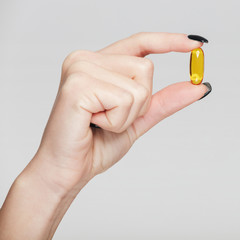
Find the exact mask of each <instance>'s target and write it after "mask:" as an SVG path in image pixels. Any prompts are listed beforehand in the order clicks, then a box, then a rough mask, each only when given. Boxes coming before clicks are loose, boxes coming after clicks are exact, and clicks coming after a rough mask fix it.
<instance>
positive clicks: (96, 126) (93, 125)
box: [90, 123, 100, 128]
mask: <svg viewBox="0 0 240 240" xmlns="http://www.w3.org/2000/svg"><path fill="white" fill-rule="evenodd" d="M90 127H94V128H100V127H99V126H98V125H97V124H94V123H90Z"/></svg>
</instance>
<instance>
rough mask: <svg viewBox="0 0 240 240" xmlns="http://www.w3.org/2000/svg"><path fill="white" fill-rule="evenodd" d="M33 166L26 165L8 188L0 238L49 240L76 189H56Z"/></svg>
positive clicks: (1, 212) (0, 226)
mask: <svg viewBox="0 0 240 240" xmlns="http://www.w3.org/2000/svg"><path fill="white" fill-rule="evenodd" d="M32 161H33V160H32ZM36 167H37V168H38V164H35V163H34V162H33V163H31V164H29V166H27V167H26V168H25V169H24V170H23V172H22V173H21V174H20V175H19V176H18V177H17V178H16V180H15V181H14V183H13V184H12V186H11V188H10V190H9V193H8V195H7V197H6V199H5V202H4V204H3V206H2V209H1V211H0V239H1V240H15V239H19V240H21V239H24V240H28V239H31V240H37V239H41V240H43V239H44V240H45V239H46V240H47V239H51V238H52V237H53V235H54V233H55V231H56V228H57V226H58V225H59V223H60V221H61V219H62V218H63V216H64V214H65V212H66V211H67V209H68V208H69V206H70V204H71V202H72V201H73V200H74V198H75V197H76V195H77V194H78V192H79V190H80V189H79V188H78V189H76V190H74V189H73V190H72V191H64V190H63V189H60V187H58V186H55V185H54V183H49V182H48V180H46V179H44V177H43V176H44V175H41V174H39V169H37V168H36ZM46 170H47V169H46Z"/></svg>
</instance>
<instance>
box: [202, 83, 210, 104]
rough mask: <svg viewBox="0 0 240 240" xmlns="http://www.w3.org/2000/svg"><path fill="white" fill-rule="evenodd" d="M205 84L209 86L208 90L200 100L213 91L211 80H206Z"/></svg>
mask: <svg viewBox="0 0 240 240" xmlns="http://www.w3.org/2000/svg"><path fill="white" fill-rule="evenodd" d="M203 84H204V85H205V86H206V87H207V89H208V90H207V91H206V92H205V93H204V95H203V96H202V97H201V98H200V99H199V100H201V99H203V98H205V97H206V96H207V95H208V94H209V93H210V92H211V91H212V86H211V84H210V83H209V82H205V83H203Z"/></svg>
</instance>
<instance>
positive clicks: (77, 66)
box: [67, 60, 90, 75]
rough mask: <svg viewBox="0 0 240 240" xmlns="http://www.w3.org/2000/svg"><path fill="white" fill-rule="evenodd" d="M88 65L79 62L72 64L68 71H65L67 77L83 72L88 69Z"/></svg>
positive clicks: (82, 61)
mask: <svg viewBox="0 0 240 240" xmlns="http://www.w3.org/2000/svg"><path fill="white" fill-rule="evenodd" d="M89 65H90V63H89V62H87V61H84V60H80V61H77V62H74V63H73V64H72V65H71V66H70V67H69V68H68V69H67V75H69V74H73V73H77V72H85V69H86V68H88V67H89Z"/></svg>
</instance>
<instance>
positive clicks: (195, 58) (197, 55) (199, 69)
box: [190, 48, 204, 85]
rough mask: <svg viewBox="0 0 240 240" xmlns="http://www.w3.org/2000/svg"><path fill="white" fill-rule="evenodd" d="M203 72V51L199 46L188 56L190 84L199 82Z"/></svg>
mask: <svg viewBox="0 0 240 240" xmlns="http://www.w3.org/2000/svg"><path fill="white" fill-rule="evenodd" d="M203 74H204V52H203V50H202V49H201V48H196V49H193V50H192V51H191V56H190V79H191V82H192V84H196V85H198V84H200V83H201V82H202V80H203Z"/></svg>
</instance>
